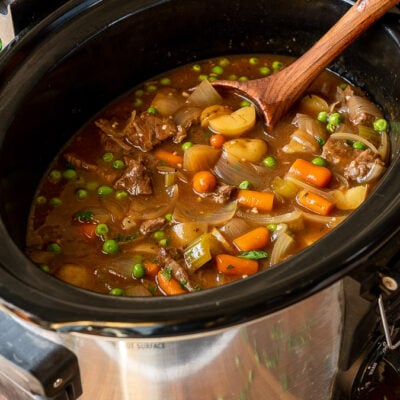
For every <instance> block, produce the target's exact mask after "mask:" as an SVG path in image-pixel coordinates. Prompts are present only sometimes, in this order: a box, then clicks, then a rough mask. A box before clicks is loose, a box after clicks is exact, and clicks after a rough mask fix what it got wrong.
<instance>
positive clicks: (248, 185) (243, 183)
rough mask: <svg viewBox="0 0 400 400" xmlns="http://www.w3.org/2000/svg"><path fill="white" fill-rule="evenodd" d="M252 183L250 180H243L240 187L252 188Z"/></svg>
mask: <svg viewBox="0 0 400 400" xmlns="http://www.w3.org/2000/svg"><path fill="white" fill-rule="evenodd" d="M250 188H251V183H250V182H249V181H242V182H240V183H239V189H250Z"/></svg>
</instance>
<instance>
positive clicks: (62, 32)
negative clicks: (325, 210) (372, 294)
mask: <svg viewBox="0 0 400 400" xmlns="http://www.w3.org/2000/svg"><path fill="white" fill-rule="evenodd" d="M348 6H349V5H348V3H347V2H345V1H339V0H336V1H328V0H326V1H321V0H319V1H312V2H310V1H308V0H290V1H289V0H288V1H285V5H284V6H282V0H262V1H260V0H259V1H251V2H249V1H248V0H233V1H229V2H226V1H223V0H215V1H213V2H209V1H204V2H200V1H198V0H185V1H182V0H181V1H178V0H169V1H154V0H152V1H150V0H139V1H128V0H108V1H94V0H88V1H76V0H75V1H70V2H68V3H67V4H65V5H64V6H62V7H61V8H59V9H58V10H57V11H56V12H54V13H52V14H51V15H50V16H49V17H48V18H46V19H44V20H43V21H42V22H41V23H39V24H38V25H36V27H34V28H33V29H31V30H30V31H29V32H26V33H25V34H24V35H22V36H21V37H19V38H18V39H17V40H16V41H15V42H14V43H13V44H12V45H11V46H10V48H9V49H8V50H7V51H6V52H4V53H3V54H2V55H1V57H0V174H1V176H0V193H1V195H0V211H1V218H2V222H1V224H0V237H1V241H2V245H1V247H0V264H1V269H0V293H1V297H2V298H3V299H4V300H5V301H6V302H9V303H11V304H13V305H14V306H16V307H19V308H22V309H23V310H26V311H27V312H29V313H32V314H34V315H36V316H37V317H38V318H40V319H42V320H45V321H50V322H63V321H79V320H96V321H126V322H129V321H134V322H145V321H147V322H148V321H151V322H157V321H160V322H162V324H160V325H155V326H154V327H153V329H151V330H150V331H146V332H147V333H144V332H145V331H144V330H141V329H140V328H139V327H138V328H137V330H136V331H131V332H130V334H133V335H134V334H138V335H141V334H152V335H165V334H177V333H183V332H187V331H190V332H193V331H197V330H201V329H204V328H205V327H207V328H212V327H219V326H224V325H230V324H234V323H238V322H243V321H246V320H248V319H250V318H255V317H257V316H260V315H264V314H268V313H271V312H273V311H275V310H277V309H281V308H284V307H286V306H288V305H289V304H292V303H294V302H297V301H298V300H300V299H302V298H305V297H307V296H309V295H311V294H312V293H314V292H316V291H318V290H320V289H321V288H323V287H325V286H327V285H329V284H331V283H332V282H334V281H336V280H338V279H340V278H341V277H342V276H344V275H345V274H348V273H350V272H352V271H355V270H356V269H357V268H358V267H360V266H364V265H365V264H366V263H367V261H368V260H369V259H370V258H371V255H372V254H373V253H375V252H376V251H377V249H378V247H379V246H381V245H382V244H383V243H384V242H385V241H386V240H387V239H388V238H389V237H391V236H393V235H394V234H396V232H398V229H399V222H398V221H399V217H400V207H399V204H400V180H399V178H398V174H397V171H398V170H399V168H400V165H399V164H400V160H399V150H400V141H399V137H400V136H399V131H400V127H399V124H400V122H399V120H400V110H399V107H398V104H399V99H400V76H399V74H398V71H399V70H400V36H399V16H398V14H396V13H391V14H389V15H386V16H385V17H384V18H383V19H382V21H380V22H379V23H378V24H376V25H375V26H374V27H372V28H371V29H370V30H369V31H368V32H367V33H366V34H364V35H363V36H362V37H361V38H360V39H359V40H358V41H357V42H356V43H355V44H353V45H352V46H351V47H350V48H349V49H348V50H347V51H346V52H345V53H344V54H343V55H342V56H341V57H339V58H338V60H336V62H335V64H334V65H332V69H333V70H334V71H337V72H338V73H340V74H341V75H342V76H344V77H345V78H348V79H350V80H351V81H352V82H353V83H355V84H356V85H359V86H361V87H362V88H363V89H365V90H366V91H367V92H368V93H370V94H371V96H372V99H373V100H374V101H375V102H377V103H379V104H380V105H382V107H383V108H384V110H385V113H386V115H387V117H388V119H390V120H391V121H394V122H393V124H392V131H393V132H392V142H393V145H392V154H393V162H392V165H391V167H390V169H389V171H388V173H387V175H386V177H385V178H384V179H383V180H382V182H381V183H380V185H379V187H378V189H377V190H376V192H375V193H374V194H373V195H372V196H371V197H370V198H369V199H368V201H367V202H366V203H365V204H364V205H363V206H362V207H361V208H360V209H359V210H358V211H357V212H355V213H354V215H353V216H352V217H351V218H350V219H349V220H348V221H346V222H345V223H344V224H342V225H341V226H340V227H339V228H338V229H337V230H336V231H334V232H333V233H332V234H331V235H328V236H327V237H325V238H324V239H323V240H321V241H320V242H318V243H317V244H316V245H313V246H311V247H310V248H308V249H307V250H306V251H304V252H302V253H301V254H299V255H297V256H296V257H295V258H293V259H290V260H288V261H286V262H284V263H282V264H281V265H279V266H277V267H276V268H272V269H270V270H268V271H265V272H263V273H260V274H258V275H256V276H254V277H251V278H248V279H246V280H244V281H241V282H237V283H234V284H232V285H228V286H225V287H221V288H218V289H212V290H209V291H204V292H199V293H194V294H191V295H190V296H183V297H171V298H151V299H133V298H115V297H109V296H103V295H98V294H95V293H90V292H86V291H82V290H80V289H77V288H74V287H71V286H68V285H66V284H64V283H62V282H60V281H58V280H56V279H55V278H52V277H50V276H47V275H46V274H44V273H42V272H41V271H39V270H38V269H37V267H35V266H34V265H32V263H30V262H29V261H28V260H27V259H26V257H25V256H24V254H23V252H22V249H23V247H24V235H25V226H26V219H27V216H28V211H29V206H30V202H31V199H32V196H33V194H34V190H35V188H36V186H37V184H38V182H39V179H40V178H41V176H42V174H43V173H44V172H45V170H46V168H47V166H48V164H49V163H50V161H51V160H52V159H53V157H54V156H55V154H56V153H57V152H58V150H59V149H60V148H61V147H62V145H63V144H64V143H65V141H66V140H68V138H69V137H70V136H71V135H72V134H73V133H74V132H75V131H76V130H77V129H78V128H79V127H80V126H81V125H82V124H83V123H85V122H86V121H87V120H88V119H90V118H91V117H92V116H93V115H94V114H95V113H96V112H97V111H98V110H99V109H101V108H103V107H104V106H106V105H107V103H108V102H110V101H111V100H113V99H114V98H115V97H117V96H119V95H120V94H122V93H124V92H125V91H126V90H128V89H129V88H130V87H132V86H134V85H135V84H137V83H140V82H142V81H144V80H146V79H147V78H150V77H152V76H154V75H156V74H158V73H161V72H162V71H165V70H168V69H170V68H174V67H177V66H179V65H183V64H186V63H188V62H192V61H195V60H198V59H203V58H209V57H213V56H220V55H224V54H235V53H252V52H266V53H276V54H288V55H293V56H298V55H300V54H302V53H303V52H304V51H306V50H307V49H308V48H309V47H310V46H311V45H312V44H313V43H314V42H315V41H316V40H317V39H318V38H319V37H320V36H321V35H322V34H323V33H324V32H325V31H326V30H327V29H329V27H330V26H331V25H332V24H333V23H334V22H335V21H336V20H337V19H338V18H339V17H340V16H341V15H342V14H343V13H344V12H345V11H346V10H347V8H348ZM149 332H150V333H149Z"/></svg>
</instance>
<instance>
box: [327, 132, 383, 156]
mask: <svg viewBox="0 0 400 400" xmlns="http://www.w3.org/2000/svg"><path fill="white" fill-rule="evenodd" d="M330 137H331V138H332V139H336V140H350V141H351V142H362V143H364V144H365V145H366V146H367V147H369V148H370V149H371V150H372V151H373V152H374V153H375V154H379V152H378V149H377V148H376V147H375V146H374V145H373V144H372V143H371V142H370V141H369V140H367V139H365V138H363V137H362V136H360V135H356V134H355V133H346V132H339V133H332V135H331V136H330Z"/></svg>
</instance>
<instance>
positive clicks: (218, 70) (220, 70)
mask: <svg viewBox="0 0 400 400" xmlns="http://www.w3.org/2000/svg"><path fill="white" fill-rule="evenodd" d="M211 72H212V73H214V74H217V75H222V74H223V73H224V69H223V68H222V67H221V66H220V65H215V66H214V67H212V68H211Z"/></svg>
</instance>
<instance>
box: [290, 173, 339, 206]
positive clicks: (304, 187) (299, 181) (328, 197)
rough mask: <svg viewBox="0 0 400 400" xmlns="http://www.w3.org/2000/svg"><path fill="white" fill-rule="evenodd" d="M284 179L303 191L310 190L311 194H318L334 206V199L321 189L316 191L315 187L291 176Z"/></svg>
mask: <svg viewBox="0 0 400 400" xmlns="http://www.w3.org/2000/svg"><path fill="white" fill-rule="evenodd" d="M286 179H287V180H288V181H290V182H293V183H294V184H295V185H297V186H299V187H301V188H303V189H307V190H310V191H312V192H314V193H315V194H318V195H319V196H322V197H324V198H325V199H327V200H329V201H330V202H331V203H333V204H335V198H334V197H333V196H332V195H331V194H330V193H328V192H324V191H323V190H321V189H317V188H316V187H314V186H312V185H309V184H308V183H305V182H303V181H302V180H300V179H297V178H295V177H294V176H292V175H289V174H288V175H286Z"/></svg>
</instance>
